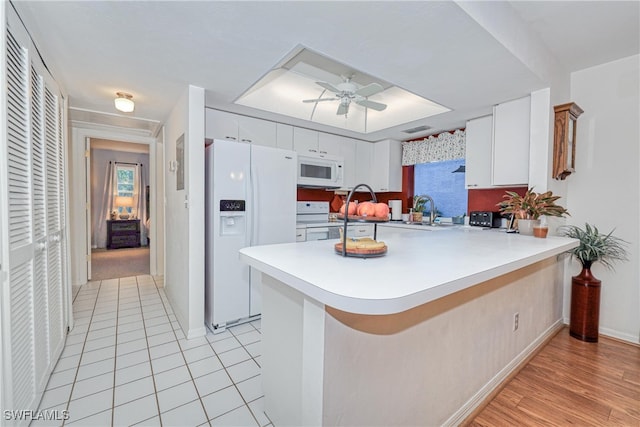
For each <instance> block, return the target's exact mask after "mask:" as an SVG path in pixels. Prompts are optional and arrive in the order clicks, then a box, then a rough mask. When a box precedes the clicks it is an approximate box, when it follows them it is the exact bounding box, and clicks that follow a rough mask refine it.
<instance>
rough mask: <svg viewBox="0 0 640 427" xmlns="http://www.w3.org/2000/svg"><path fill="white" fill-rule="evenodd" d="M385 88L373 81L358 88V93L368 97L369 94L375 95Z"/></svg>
mask: <svg viewBox="0 0 640 427" xmlns="http://www.w3.org/2000/svg"><path fill="white" fill-rule="evenodd" d="M383 90H384V88H383V87H382V86H380V84H378V83H371V84H368V85H366V86H362V87H361V88H360V89H358V90H356V95H360V96H364V97H367V96H371V95H375V94H376V93H378V92H382V91H383Z"/></svg>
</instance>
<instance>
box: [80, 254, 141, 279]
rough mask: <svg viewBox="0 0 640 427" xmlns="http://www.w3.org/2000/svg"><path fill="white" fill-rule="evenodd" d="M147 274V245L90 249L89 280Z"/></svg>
mask: <svg viewBox="0 0 640 427" xmlns="http://www.w3.org/2000/svg"><path fill="white" fill-rule="evenodd" d="M142 274H149V247H148V246H147V247H143V248H123V249H112V250H106V249H94V250H93V251H91V280H92V281H96V280H104V279H115V278H118V277H129V276H139V275H142Z"/></svg>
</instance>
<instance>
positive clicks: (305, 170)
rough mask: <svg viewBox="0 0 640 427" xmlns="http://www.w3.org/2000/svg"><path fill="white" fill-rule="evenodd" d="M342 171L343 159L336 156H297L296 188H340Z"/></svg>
mask: <svg viewBox="0 0 640 427" xmlns="http://www.w3.org/2000/svg"><path fill="white" fill-rule="evenodd" d="M343 169H344V159H343V158H341V157H338V156H331V155H327V154H323V155H321V156H320V155H318V156H309V155H298V186H299V187H320V188H340V187H342V183H343V172H342V171H343Z"/></svg>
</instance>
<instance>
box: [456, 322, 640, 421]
mask: <svg viewBox="0 0 640 427" xmlns="http://www.w3.org/2000/svg"><path fill="white" fill-rule="evenodd" d="M468 425H469V426H474V427H479V426H568V425H575V426H635V427H639V426H640V346H635V345H631V344H625V343H623V342H620V341H616V340H613V339H609V338H605V337H602V336H601V337H600V340H599V342H598V343H585V342H582V341H579V340H577V339H575V338H571V337H570V336H569V329H568V328H564V329H562V330H561V331H560V332H559V333H558V334H557V335H556V336H555V337H554V338H553V339H552V340H551V341H550V342H549V343H548V344H547V345H546V346H545V347H544V348H543V349H542V350H541V351H540V352H539V353H538V354H537V355H536V356H535V357H533V358H532V359H531V360H530V361H529V363H527V365H526V366H525V367H524V368H523V369H522V370H521V371H520V372H519V373H518V374H517V375H516V376H515V377H514V378H513V379H512V380H511V381H509V383H507V385H506V386H505V387H504V388H503V389H502V391H500V393H499V394H498V395H497V396H496V397H495V398H494V399H493V400H492V401H491V402H490V403H489V404H488V405H487V406H486V407H485V408H484V409H483V410H482V412H480V413H479V414H478V415H477V416H476V417H475V418H474V419H473V420H472V421H471V422H470V423H468Z"/></svg>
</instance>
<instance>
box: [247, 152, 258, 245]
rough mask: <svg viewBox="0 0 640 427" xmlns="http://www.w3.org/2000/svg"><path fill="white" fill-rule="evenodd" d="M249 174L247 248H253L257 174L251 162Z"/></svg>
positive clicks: (255, 224)
mask: <svg viewBox="0 0 640 427" xmlns="http://www.w3.org/2000/svg"><path fill="white" fill-rule="evenodd" d="M249 173H250V176H251V179H250V186H251V188H250V190H249V192H250V193H251V209H250V210H249V211H250V212H251V218H250V221H251V232H250V233H249V246H255V245H256V244H257V243H258V242H257V241H258V215H257V213H256V211H257V210H258V209H257V208H258V180H257V175H258V174H257V173H256V170H255V167H254V165H253V162H251V169H250V172H249Z"/></svg>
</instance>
